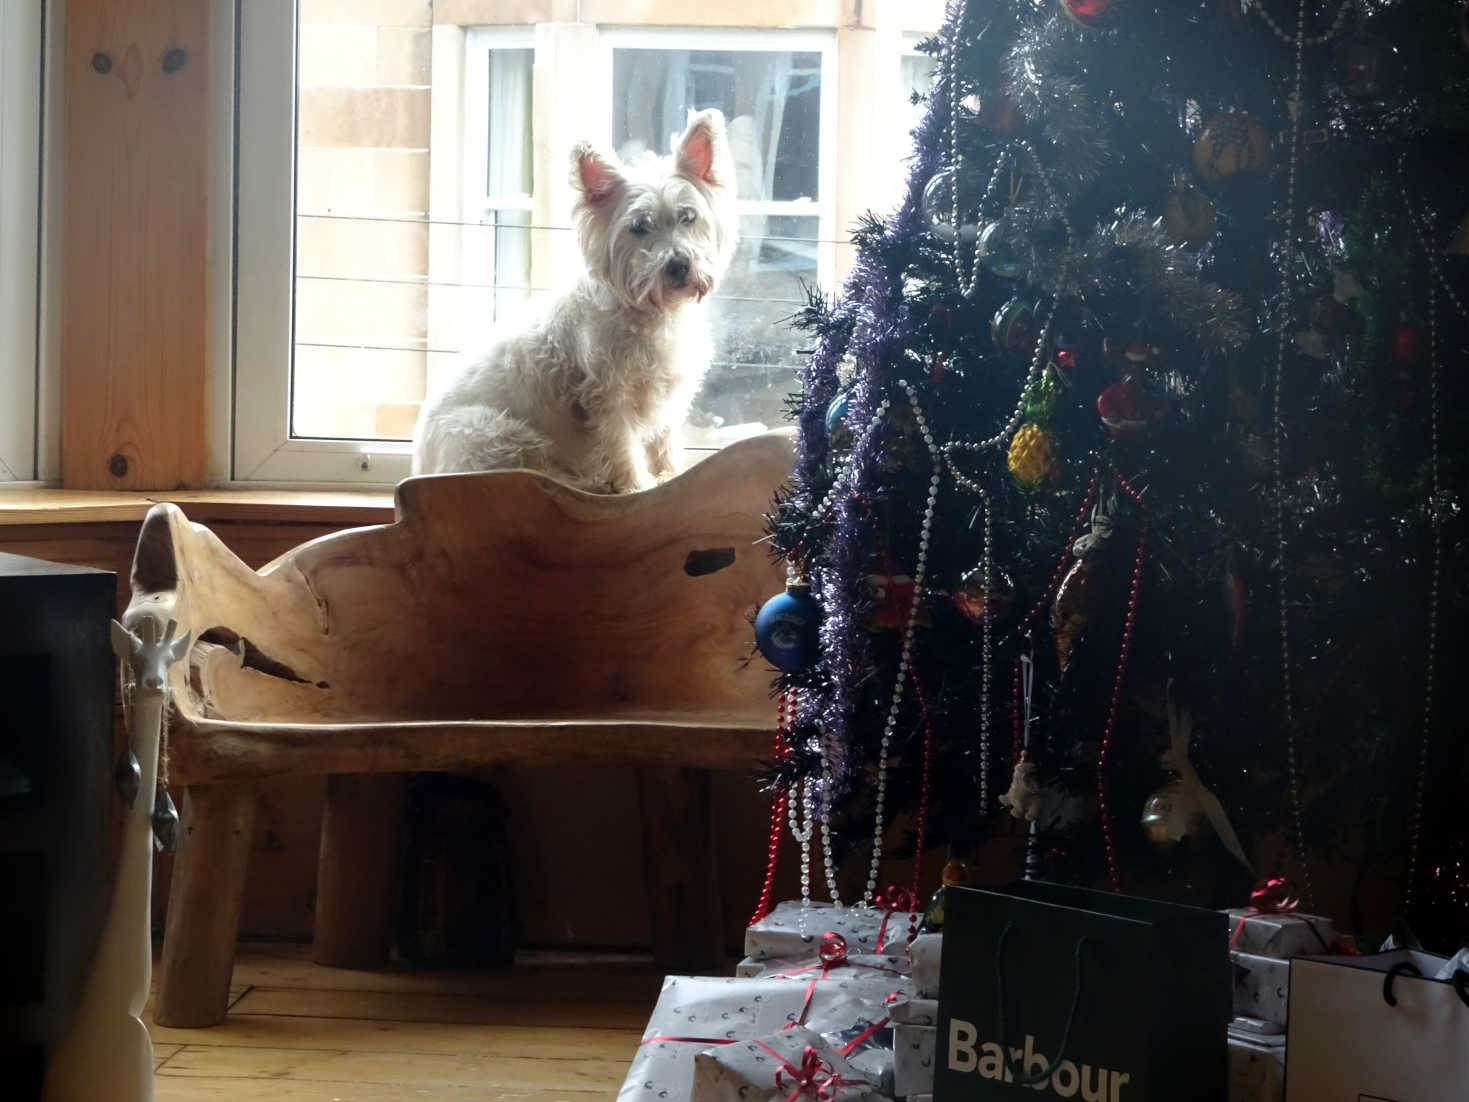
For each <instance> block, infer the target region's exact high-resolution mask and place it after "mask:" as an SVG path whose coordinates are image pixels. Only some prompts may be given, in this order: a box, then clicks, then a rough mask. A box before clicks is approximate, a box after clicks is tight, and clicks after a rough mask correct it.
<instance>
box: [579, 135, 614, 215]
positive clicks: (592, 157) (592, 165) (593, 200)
mask: <svg viewBox="0 0 1469 1102" xmlns="http://www.w3.org/2000/svg"><path fill="white" fill-rule="evenodd" d="M571 182H572V183H573V184H574V185H575V186H576V187H577V188H578V189H579V190H580V191H581V193H582V198H583V199H585V200H586V202H587V203H589V204H590V205H592V206H597V205H599V204H601V203H605V202H606V201H607V200H608V199H610V198H612V196H613V195H615V194H616V193H617V189H618V188H620V187H622V169H621V168H620V167H618V164H617V162H616V161H615V160H613V159H612V158H611V157H608V156H607V155H606V154H605V153H603V152H601V151H600V150H598V149H597V148H595V147H594V146H593V145H592V144H591V143H590V142H581V143H579V144H578V145H577V147H576V148H575V149H573V150H572V151H571Z"/></svg>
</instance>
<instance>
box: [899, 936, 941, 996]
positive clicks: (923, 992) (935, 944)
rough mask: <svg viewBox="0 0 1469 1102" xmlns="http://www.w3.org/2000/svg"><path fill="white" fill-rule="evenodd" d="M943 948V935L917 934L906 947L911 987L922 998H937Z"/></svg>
mask: <svg viewBox="0 0 1469 1102" xmlns="http://www.w3.org/2000/svg"><path fill="white" fill-rule="evenodd" d="M943 948H944V935H943V934H919V935H918V936H917V937H916V938H914V939H913V942H912V944H910V945H909V946H908V959H909V960H911V961H912V962H913V986H914V987H915V988H916V989H917V991H918V994H919V996H920V997H922V998H925V999H936V998H938V997H939V960H940V958H941V956H942V954H943Z"/></svg>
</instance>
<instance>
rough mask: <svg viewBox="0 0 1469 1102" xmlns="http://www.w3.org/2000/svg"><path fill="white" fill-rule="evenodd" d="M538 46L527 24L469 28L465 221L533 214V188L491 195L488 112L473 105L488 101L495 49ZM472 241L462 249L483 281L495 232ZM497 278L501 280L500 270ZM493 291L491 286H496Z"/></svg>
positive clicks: (466, 266)
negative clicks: (487, 172)
mask: <svg viewBox="0 0 1469 1102" xmlns="http://www.w3.org/2000/svg"><path fill="white" fill-rule="evenodd" d="M535 48H536V36H535V31H534V30H533V29H532V28H529V27H470V28H468V29H467V31H466V33H465V37H464V108H463V112H464V129H463V138H462V141H461V145H460V150H461V153H460V156H461V158H462V160H461V168H462V171H463V173H464V179H463V183H462V191H461V194H462V195H463V196H464V203H463V208H462V211H463V218H464V220H465V221H466V222H472V221H478V222H480V223H481V224H482V225H486V226H493V225H494V223H493V222H490V221H486V219H487V218H488V217H489V216H490V215H491V214H493V213H494V212H495V211H502V210H513V211H521V212H523V213H525V214H531V213H532V212H533V209H534V206H535V196H534V194H533V193H532V192H526V193H525V194H523V195H522V194H514V195H490V194H489V193H488V191H487V189H486V181H485V179H484V174H485V166H486V165H487V164H488V163H489V117H488V112H487V111H485V112H481V111H478V110H475V109H473V107H472V105H475V104H484V105H485V106H486V108H488V105H489V99H490V65H489V60H490V59H489V55H490V53H491V51H494V50H530V51H531V52H532V54H534V52H535ZM531 125H532V127H534V125H535V97H534V95H532V97H531ZM468 237H469V238H470V239H471V241H472V244H471V245H470V247H468V248H466V249H465V250H464V253H465V256H464V264H463V266H464V269H465V272H466V274H468V273H477V281H483V279H484V273H486V272H493V271H494V268H495V250H496V242H495V237H496V234H495V233H493V232H492V233H476V234H469V235H468ZM494 282H496V283H498V282H499V275H498V273H496V274H495V276H494ZM492 290H493V288H492Z"/></svg>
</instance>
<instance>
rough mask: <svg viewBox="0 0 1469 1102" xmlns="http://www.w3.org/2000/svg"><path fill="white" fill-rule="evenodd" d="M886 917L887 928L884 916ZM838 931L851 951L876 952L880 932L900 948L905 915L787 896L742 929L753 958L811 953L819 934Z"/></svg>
mask: <svg viewBox="0 0 1469 1102" xmlns="http://www.w3.org/2000/svg"><path fill="white" fill-rule="evenodd" d="M885 918H886V919H888V922H887V928H886V930H884V928H883V920H884V919H885ZM828 931H830V932H831V933H836V934H841V935H842V937H844V938H845V939H846V941H847V950H848V952H851V953H875V952H877V941H878V937H879V936H880V935H881V936H883V937H884V939H885V940H886V941H888V942H891V943H892V947H893V948H895V949H897V950H899V951H901V949H902V946H903V942H904V940H905V939H906V938H907V936H908V934H907V932H908V916H907V915H905V914H896V913H895V914H893V915H892V917H891V918H888V912H887V911H881V910H878V909H877V908H875V907H834V906H832V905H831V904H830V903H806V904H803V903H801V902H800V900H787V901H786V902H784V903H779V904H777V905H776V907H775V909H774V910H773V911H771V912H770V913H769V914H768V915H766V916H765V917H764V918H762V919H761V920H760V921H759V922H756V923H754V924H753V925H752V926H750V927H749V929H747V930H746V931H745V956H747V957H751V958H753V959H755V960H770V959H772V958H777V957H778V958H799V957H803V956H813V955H814V954H815V953H816V952H817V950H818V949H820V947H821V935H822V934H824V933H827V932H828Z"/></svg>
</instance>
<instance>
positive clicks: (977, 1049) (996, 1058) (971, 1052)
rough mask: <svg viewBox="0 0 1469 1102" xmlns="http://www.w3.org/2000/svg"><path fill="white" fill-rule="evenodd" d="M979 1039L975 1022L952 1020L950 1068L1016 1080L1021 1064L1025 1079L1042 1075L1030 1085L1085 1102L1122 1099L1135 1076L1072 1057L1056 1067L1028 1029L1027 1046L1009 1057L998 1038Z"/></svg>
mask: <svg viewBox="0 0 1469 1102" xmlns="http://www.w3.org/2000/svg"><path fill="white" fill-rule="evenodd" d="M978 1039H979V1031H978V1030H977V1029H975V1028H974V1023H972V1022H966V1021H964V1020H963V1019H962V1018H951V1019H950V1020H949V1070H950V1071H961V1072H969V1071H977V1072H979V1074H980V1077H981V1078H983V1079H1002V1080H1004V1081H1005V1082H1006V1083H1013V1082H1014V1081H1015V1072H1014V1071H1013V1070H1012V1069H1013V1068H1015V1067H1018V1068H1020V1069H1021V1070H1020V1076H1021V1078H1023V1079H1028V1078H1030V1077H1031V1076H1033V1075H1041V1076H1042V1078H1040V1079H1039V1080H1037V1081H1036V1082H1035V1083H1032V1084H1031V1085H1030V1086H1031V1089H1032V1090H1038V1091H1043V1090H1045V1089H1047V1088H1050V1089H1051V1090H1053V1091H1055V1092H1056V1093H1057V1094H1058V1095H1060V1096H1061V1097H1062V1098H1079V1099H1080V1100H1081V1102H1122V1088H1123V1087H1124V1086H1125V1085H1126V1084H1127V1083H1128V1082H1130V1081H1131V1079H1132V1076H1131V1075H1128V1074H1127V1073H1126V1072H1121V1071H1112V1070H1111V1069H1110V1068H1094V1067H1092V1066H1091V1065H1090V1064H1082V1065H1081V1066H1080V1067H1077V1066H1076V1065H1075V1064H1074V1063H1072V1062H1071V1061H1070V1060H1062V1061H1061V1062H1060V1063H1059V1064H1057V1065H1056V1066H1055V1067H1054V1068H1052V1067H1051V1062H1050V1060H1048V1059H1047V1058H1046V1057H1045V1056H1042V1055H1041V1054H1040V1053H1039V1052H1036V1051H1035V1038H1033V1037H1031V1036H1030V1034H1028V1033H1027V1034H1026V1035H1025V1047H1024V1048H1012V1049H1011V1050H1010V1059H1009V1060H1006V1059H1005V1049H1004V1047H1003V1046H1002V1045H999V1044H997V1043H995V1042H994V1041H985V1042H984V1043H983V1044H979V1045H976V1042H977V1041H978Z"/></svg>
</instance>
